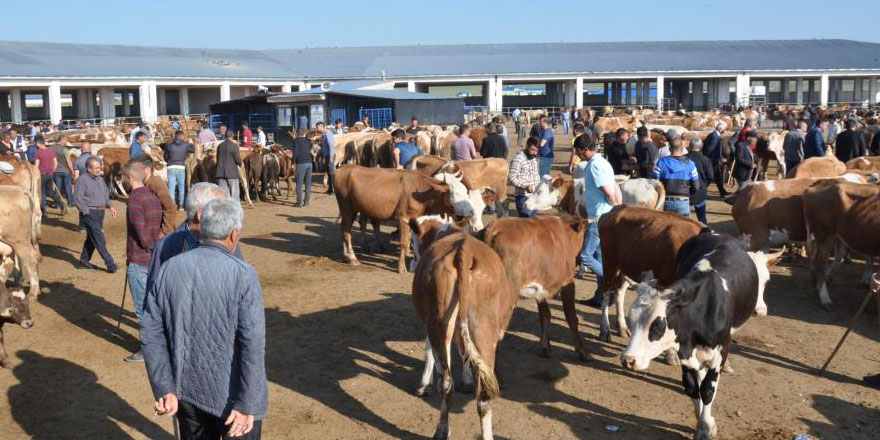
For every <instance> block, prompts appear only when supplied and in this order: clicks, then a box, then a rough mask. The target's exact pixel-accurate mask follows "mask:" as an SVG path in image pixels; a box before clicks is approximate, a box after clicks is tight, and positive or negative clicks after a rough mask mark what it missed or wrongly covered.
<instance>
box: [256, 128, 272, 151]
mask: <svg viewBox="0 0 880 440" xmlns="http://www.w3.org/2000/svg"><path fill="white" fill-rule="evenodd" d="M268 144H269V139H268V138H267V137H266V132H264V131H263V126H262V125H258V126H257V142H256V145H257V146H258V147H260V148H266V145H268Z"/></svg>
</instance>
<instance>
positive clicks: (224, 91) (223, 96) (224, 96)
mask: <svg viewBox="0 0 880 440" xmlns="http://www.w3.org/2000/svg"><path fill="white" fill-rule="evenodd" d="M231 93H232V87H230V86H229V83H228V82H224V83H223V84H221V85H220V101H221V102H222V101H229V95H230V94H231Z"/></svg>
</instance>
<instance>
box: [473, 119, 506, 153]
mask: <svg viewBox="0 0 880 440" xmlns="http://www.w3.org/2000/svg"><path fill="white" fill-rule="evenodd" d="M486 131H487V133H488V136H486V139H483V148H482V149H480V155H481V156H483V158H484V159H488V158H490V157H497V158H499V159H504V160H507V142H505V141H504V136H502V135H501V125H500V124H489V127H488V128H487V130H486Z"/></svg>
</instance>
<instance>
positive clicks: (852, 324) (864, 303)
mask: <svg viewBox="0 0 880 440" xmlns="http://www.w3.org/2000/svg"><path fill="white" fill-rule="evenodd" d="M875 293H877V292H874V291H873V290H870V289H869V290H868V294H867V295H865V299H863V300H862V305H860V306H859V310H858V311H856V314H855V315H854V316H853V317H852V321H850V323H849V327H848V328H847V329H846V331H845V332H844V333H843V336H842V337H841V338H840V342H838V343H837V347H834V351H832V352H831V356H828V360H827V361H825V365H822V368H821V369H820V370H819V373H818V375H819V376H821V375H822V374H824V373H825V370H826V369H827V368H828V364H830V363H831V360H832V359H834V356H836V355H837V351H838V350H840V347H841V346H842V345H843V341H845V340H846V337H847V336H849V332H851V331H852V329H853V327H855V326H856V322H857V321H858V319H859V315H861V314H862V312H863V311H865V307H867V306H868V301H870V300H871V296H873V295H874V294H875Z"/></svg>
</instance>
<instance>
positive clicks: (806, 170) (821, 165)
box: [788, 156, 846, 179]
mask: <svg viewBox="0 0 880 440" xmlns="http://www.w3.org/2000/svg"><path fill="white" fill-rule="evenodd" d="M845 172H846V164H845V163H843V162H841V161H839V160H837V158H836V157H832V156H825V157H811V158H809V159H807V160H805V161H803V162H801V163H800V164H798V166H796V167H794V169H792V170H788V173H789V174H790V176H789V177H793V178H795V179H797V178H805V177H813V178H828V177H837V176H839V175H841V174H843V173H845Z"/></svg>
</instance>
